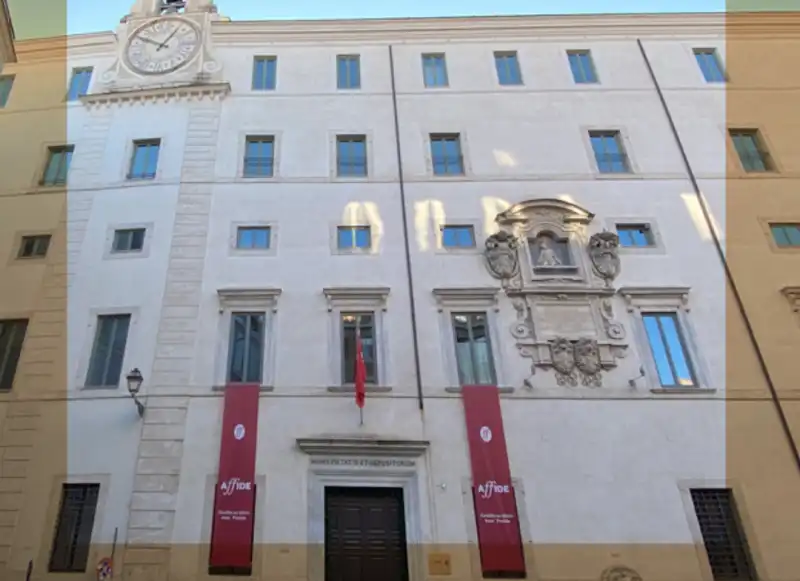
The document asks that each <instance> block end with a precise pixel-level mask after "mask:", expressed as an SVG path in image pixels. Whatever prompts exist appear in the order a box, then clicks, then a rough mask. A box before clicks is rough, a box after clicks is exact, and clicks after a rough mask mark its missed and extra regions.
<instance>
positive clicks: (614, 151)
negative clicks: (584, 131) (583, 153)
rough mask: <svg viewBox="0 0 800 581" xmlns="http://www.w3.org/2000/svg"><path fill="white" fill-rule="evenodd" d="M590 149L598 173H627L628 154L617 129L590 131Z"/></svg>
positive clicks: (628, 166)
mask: <svg viewBox="0 0 800 581" xmlns="http://www.w3.org/2000/svg"><path fill="white" fill-rule="evenodd" d="M589 139H590V141H591V142H592V151H594V158H595V161H596V162H597V169H598V170H599V171H600V173H628V172H629V171H630V165H629V164H628V156H627V155H626V154H625V149H624V148H623V146H622V136H621V135H620V133H619V131H590V132H589Z"/></svg>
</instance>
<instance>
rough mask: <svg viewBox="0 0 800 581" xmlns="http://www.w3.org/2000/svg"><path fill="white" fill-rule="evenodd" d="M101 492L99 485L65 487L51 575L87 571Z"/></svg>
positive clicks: (51, 555)
mask: <svg viewBox="0 0 800 581" xmlns="http://www.w3.org/2000/svg"><path fill="white" fill-rule="evenodd" d="M99 493H100V485H99V484H64V486H63V488H62V490H61V505H60V507H59V510H58V521H57V522H56V531H55V537H54V538H53V549H52V551H51V552H50V567H49V570H50V571H51V572H72V573H76V572H83V571H86V564H87V561H88V560H89V546H90V544H91V541H92V529H93V528H94V515H95V512H96V510H97V498H98V495H99Z"/></svg>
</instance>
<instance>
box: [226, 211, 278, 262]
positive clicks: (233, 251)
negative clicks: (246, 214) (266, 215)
mask: <svg viewBox="0 0 800 581" xmlns="http://www.w3.org/2000/svg"><path fill="white" fill-rule="evenodd" d="M239 228H269V248H238V247H237V246H236V243H237V241H238V239H239ZM228 255H229V256H235V257H237V258H248V257H259V258H261V257H265V256H277V255H278V223H277V222H275V221H272V220H237V221H234V222H231V229H230V234H229V238H228Z"/></svg>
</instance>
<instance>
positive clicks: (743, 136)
mask: <svg viewBox="0 0 800 581" xmlns="http://www.w3.org/2000/svg"><path fill="white" fill-rule="evenodd" d="M730 133H731V139H732V140H733V146H734V148H736V153H737V154H738V155H739V161H740V162H741V163H742V168H743V169H744V171H746V172H763V171H771V170H772V169H773V167H772V162H771V160H770V157H769V153H767V151H766V150H765V148H764V147H763V145H762V140H761V136H760V135H759V132H758V130H756V129H731V130H730Z"/></svg>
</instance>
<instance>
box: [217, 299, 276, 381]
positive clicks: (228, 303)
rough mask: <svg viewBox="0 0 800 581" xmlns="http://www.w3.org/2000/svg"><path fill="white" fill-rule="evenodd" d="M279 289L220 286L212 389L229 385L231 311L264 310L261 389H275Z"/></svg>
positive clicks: (258, 311) (261, 311)
mask: <svg viewBox="0 0 800 581" xmlns="http://www.w3.org/2000/svg"><path fill="white" fill-rule="evenodd" d="M281 292H282V289H280V288H273V287H263V288H220V289H217V298H218V301H219V321H218V324H217V342H216V353H215V357H214V382H213V385H212V390H214V391H222V390H224V389H225V386H226V385H227V384H228V379H227V378H228V358H229V356H230V338H231V319H232V318H233V313H234V312H239V311H241V312H251V313H252V312H254V313H264V355H263V359H262V361H261V390H262V391H272V390H274V389H275V366H276V363H277V345H278V340H277V329H278V325H277V320H276V319H277V314H278V299H279V298H280V295H281Z"/></svg>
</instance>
